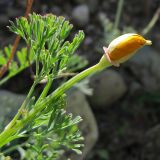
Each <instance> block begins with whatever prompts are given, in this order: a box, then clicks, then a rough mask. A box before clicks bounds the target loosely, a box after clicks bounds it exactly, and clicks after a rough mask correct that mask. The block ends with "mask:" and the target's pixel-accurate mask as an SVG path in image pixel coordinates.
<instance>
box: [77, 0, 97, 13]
mask: <svg viewBox="0 0 160 160" xmlns="http://www.w3.org/2000/svg"><path fill="white" fill-rule="evenodd" d="M75 1H76V2H77V3H79V4H84V3H85V4H87V6H88V8H89V11H90V12H91V13H93V12H95V11H96V9H97V8H98V0H75Z"/></svg>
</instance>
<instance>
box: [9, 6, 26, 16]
mask: <svg viewBox="0 0 160 160" xmlns="http://www.w3.org/2000/svg"><path fill="white" fill-rule="evenodd" d="M7 15H8V16H9V17H10V18H17V17H19V16H23V15H24V11H23V9H16V8H10V7H9V8H8V10H7Z"/></svg>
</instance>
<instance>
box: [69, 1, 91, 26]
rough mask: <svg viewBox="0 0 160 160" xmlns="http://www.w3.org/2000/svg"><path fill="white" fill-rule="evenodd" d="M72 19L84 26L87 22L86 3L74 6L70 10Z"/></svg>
mask: <svg viewBox="0 0 160 160" xmlns="http://www.w3.org/2000/svg"><path fill="white" fill-rule="evenodd" d="M72 17H73V20H74V21H75V22H76V23H77V24H78V25H79V26H85V25H86V24H88V22H89V8H88V6H87V5H85V4H82V5H78V6H77V7H75V8H74V9H73V11H72Z"/></svg>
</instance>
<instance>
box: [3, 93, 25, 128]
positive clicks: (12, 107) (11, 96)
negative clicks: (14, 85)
mask: <svg viewBox="0 0 160 160" xmlns="http://www.w3.org/2000/svg"><path fill="white" fill-rule="evenodd" d="M25 97H26V96H24V95H20V94H15V93H11V92H8V91H5V90H1V91H0V117H1V120H2V121H3V120H4V119H3V118H4V117H5V122H4V124H3V126H4V125H5V124H7V123H8V122H9V121H10V120H11V119H12V118H13V116H14V115H15V114H16V112H17V110H18V108H19V107H20V106H21V105H22V103H23V101H24V99H25ZM2 117H3V118H2ZM1 120H0V122H2V121H1Z"/></svg>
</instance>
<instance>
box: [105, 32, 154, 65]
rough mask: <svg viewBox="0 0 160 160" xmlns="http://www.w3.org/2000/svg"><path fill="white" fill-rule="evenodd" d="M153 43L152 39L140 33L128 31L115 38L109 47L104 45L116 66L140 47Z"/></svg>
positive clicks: (109, 57)
mask: <svg viewBox="0 0 160 160" xmlns="http://www.w3.org/2000/svg"><path fill="white" fill-rule="evenodd" d="M151 44H152V42H151V41H150V40H146V39H144V38H143V37H142V36H140V35H138V34H135V33H128V34H124V35H122V36H120V37H118V38H116V39H114V40H113V41H112V42H111V43H110V44H109V46H108V48H106V47H103V49H104V51H105V54H106V56H107V58H108V60H109V62H110V63H111V64H112V65H114V66H119V65H120V63H123V62H124V61H126V60H128V59H129V58H130V57H131V56H133V55H134V54H135V53H136V51H137V50H138V49H140V48H141V47H143V46H145V45H151Z"/></svg>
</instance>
